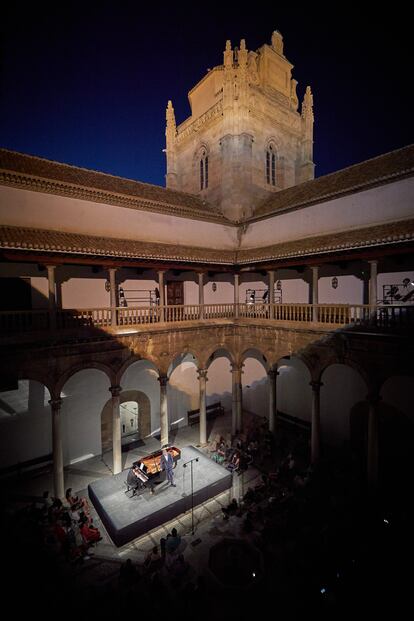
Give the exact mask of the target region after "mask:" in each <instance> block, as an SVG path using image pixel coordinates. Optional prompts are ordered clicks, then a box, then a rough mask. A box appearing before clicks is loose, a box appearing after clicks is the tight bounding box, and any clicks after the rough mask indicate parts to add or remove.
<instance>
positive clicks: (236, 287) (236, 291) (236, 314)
mask: <svg viewBox="0 0 414 621" xmlns="http://www.w3.org/2000/svg"><path fill="white" fill-rule="evenodd" d="M239 278H240V276H239V274H234V318H235V319H238V318H239V303H240V298H239Z"/></svg>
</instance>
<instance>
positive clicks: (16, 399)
mask: <svg viewBox="0 0 414 621" xmlns="http://www.w3.org/2000/svg"><path fill="white" fill-rule="evenodd" d="M22 375H23V377H19V381H18V385H17V388H15V389H14V390H13V389H12V390H5V391H2V392H1V393H0V468H6V467H8V466H13V465H15V464H17V463H24V462H26V461H28V460H30V459H35V458H37V457H43V456H46V455H49V454H50V453H52V450H53V448H52V416H51V409H50V406H49V399H50V398H51V394H50V390H49V388H48V387H47V386H46V385H45V383H44V382H42V381H39V380H38V379H37V378H36V379H34V378H33V377H32V376H31V375H32V374H29V375H30V377H28V374H26V373H24V374H22ZM34 375H35V376H36V375H37V374H34Z"/></svg>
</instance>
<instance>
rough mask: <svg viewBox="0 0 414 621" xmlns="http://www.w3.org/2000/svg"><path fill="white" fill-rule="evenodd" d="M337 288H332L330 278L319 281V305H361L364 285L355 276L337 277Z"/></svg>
mask: <svg viewBox="0 0 414 621" xmlns="http://www.w3.org/2000/svg"><path fill="white" fill-rule="evenodd" d="M337 279H338V287H337V288H336V289H334V288H333V287H332V276H329V277H322V278H320V279H319V283H318V289H319V304H362V302H363V289H364V283H363V281H362V280H361V279H360V278H357V277H356V276H351V275H350V276H337Z"/></svg>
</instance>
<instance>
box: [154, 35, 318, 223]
mask: <svg viewBox="0 0 414 621" xmlns="http://www.w3.org/2000/svg"><path fill="white" fill-rule="evenodd" d="M292 68H293V65H291V63H290V62H289V61H288V60H287V59H286V57H285V55H284V53H283V38H282V35H281V34H280V33H279V32H278V31H275V32H273V35H272V41H271V45H267V44H265V45H263V46H262V47H261V48H259V49H258V50H257V51H256V52H252V51H248V50H247V48H246V43H245V40H244V39H242V40H241V42H240V47H239V48H237V47H235V48H233V49H232V46H231V43H230V41H227V43H226V49H225V51H224V62H223V65H220V66H218V67H214V69H211V70H209V71H208V72H207V74H206V75H205V76H204V78H203V79H202V80H201V81H200V82H199V83H198V84H196V86H194V88H193V89H192V90H191V91H190V92H189V94H188V97H189V100H190V106H191V116H190V117H189V118H188V119H186V120H185V121H184V122H183V123H181V124H180V125H178V127H177V126H176V122H175V115H174V108H173V106H172V103H171V101H169V102H168V107H167V127H166V150H165V151H166V155H167V174H166V182H167V187H169V188H175V189H178V190H182V191H184V192H189V193H191V194H199V195H200V196H202V197H203V198H204V199H205V200H206V202H207V203H210V204H211V205H214V206H215V207H217V208H219V209H220V210H221V211H222V212H223V213H224V215H225V216H226V217H228V218H229V219H231V220H234V221H240V220H243V219H245V218H248V217H249V216H251V215H253V214H254V210H255V207H256V206H257V205H258V204H259V203H260V202H261V201H262V200H263V199H265V198H266V197H268V196H269V194H271V193H272V192H277V191H278V190H281V189H284V188H287V187H289V186H292V185H296V184H298V183H301V182H302V181H307V180H308V179H313V178H314V163H313V98H312V93H311V90H310V87H309V86H308V87H307V89H306V94H305V97H304V101H303V104H302V114H299V112H298V103H299V102H298V98H297V95H296V85H297V82H296V80H294V79H292V77H291V72H292Z"/></svg>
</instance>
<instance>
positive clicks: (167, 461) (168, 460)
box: [161, 449, 176, 487]
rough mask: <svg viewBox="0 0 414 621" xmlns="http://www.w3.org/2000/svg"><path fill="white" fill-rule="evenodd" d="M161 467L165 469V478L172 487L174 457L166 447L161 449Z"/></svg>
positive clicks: (173, 485) (173, 484)
mask: <svg viewBox="0 0 414 621" xmlns="http://www.w3.org/2000/svg"><path fill="white" fill-rule="evenodd" d="M161 468H162V470H165V471H166V473H167V480H168V482H169V483H170V485H171V486H172V487H176V485H175V483H174V475H173V468H174V459H173V456H172V455H171V453H169V452H168V451H167V449H162V455H161Z"/></svg>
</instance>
